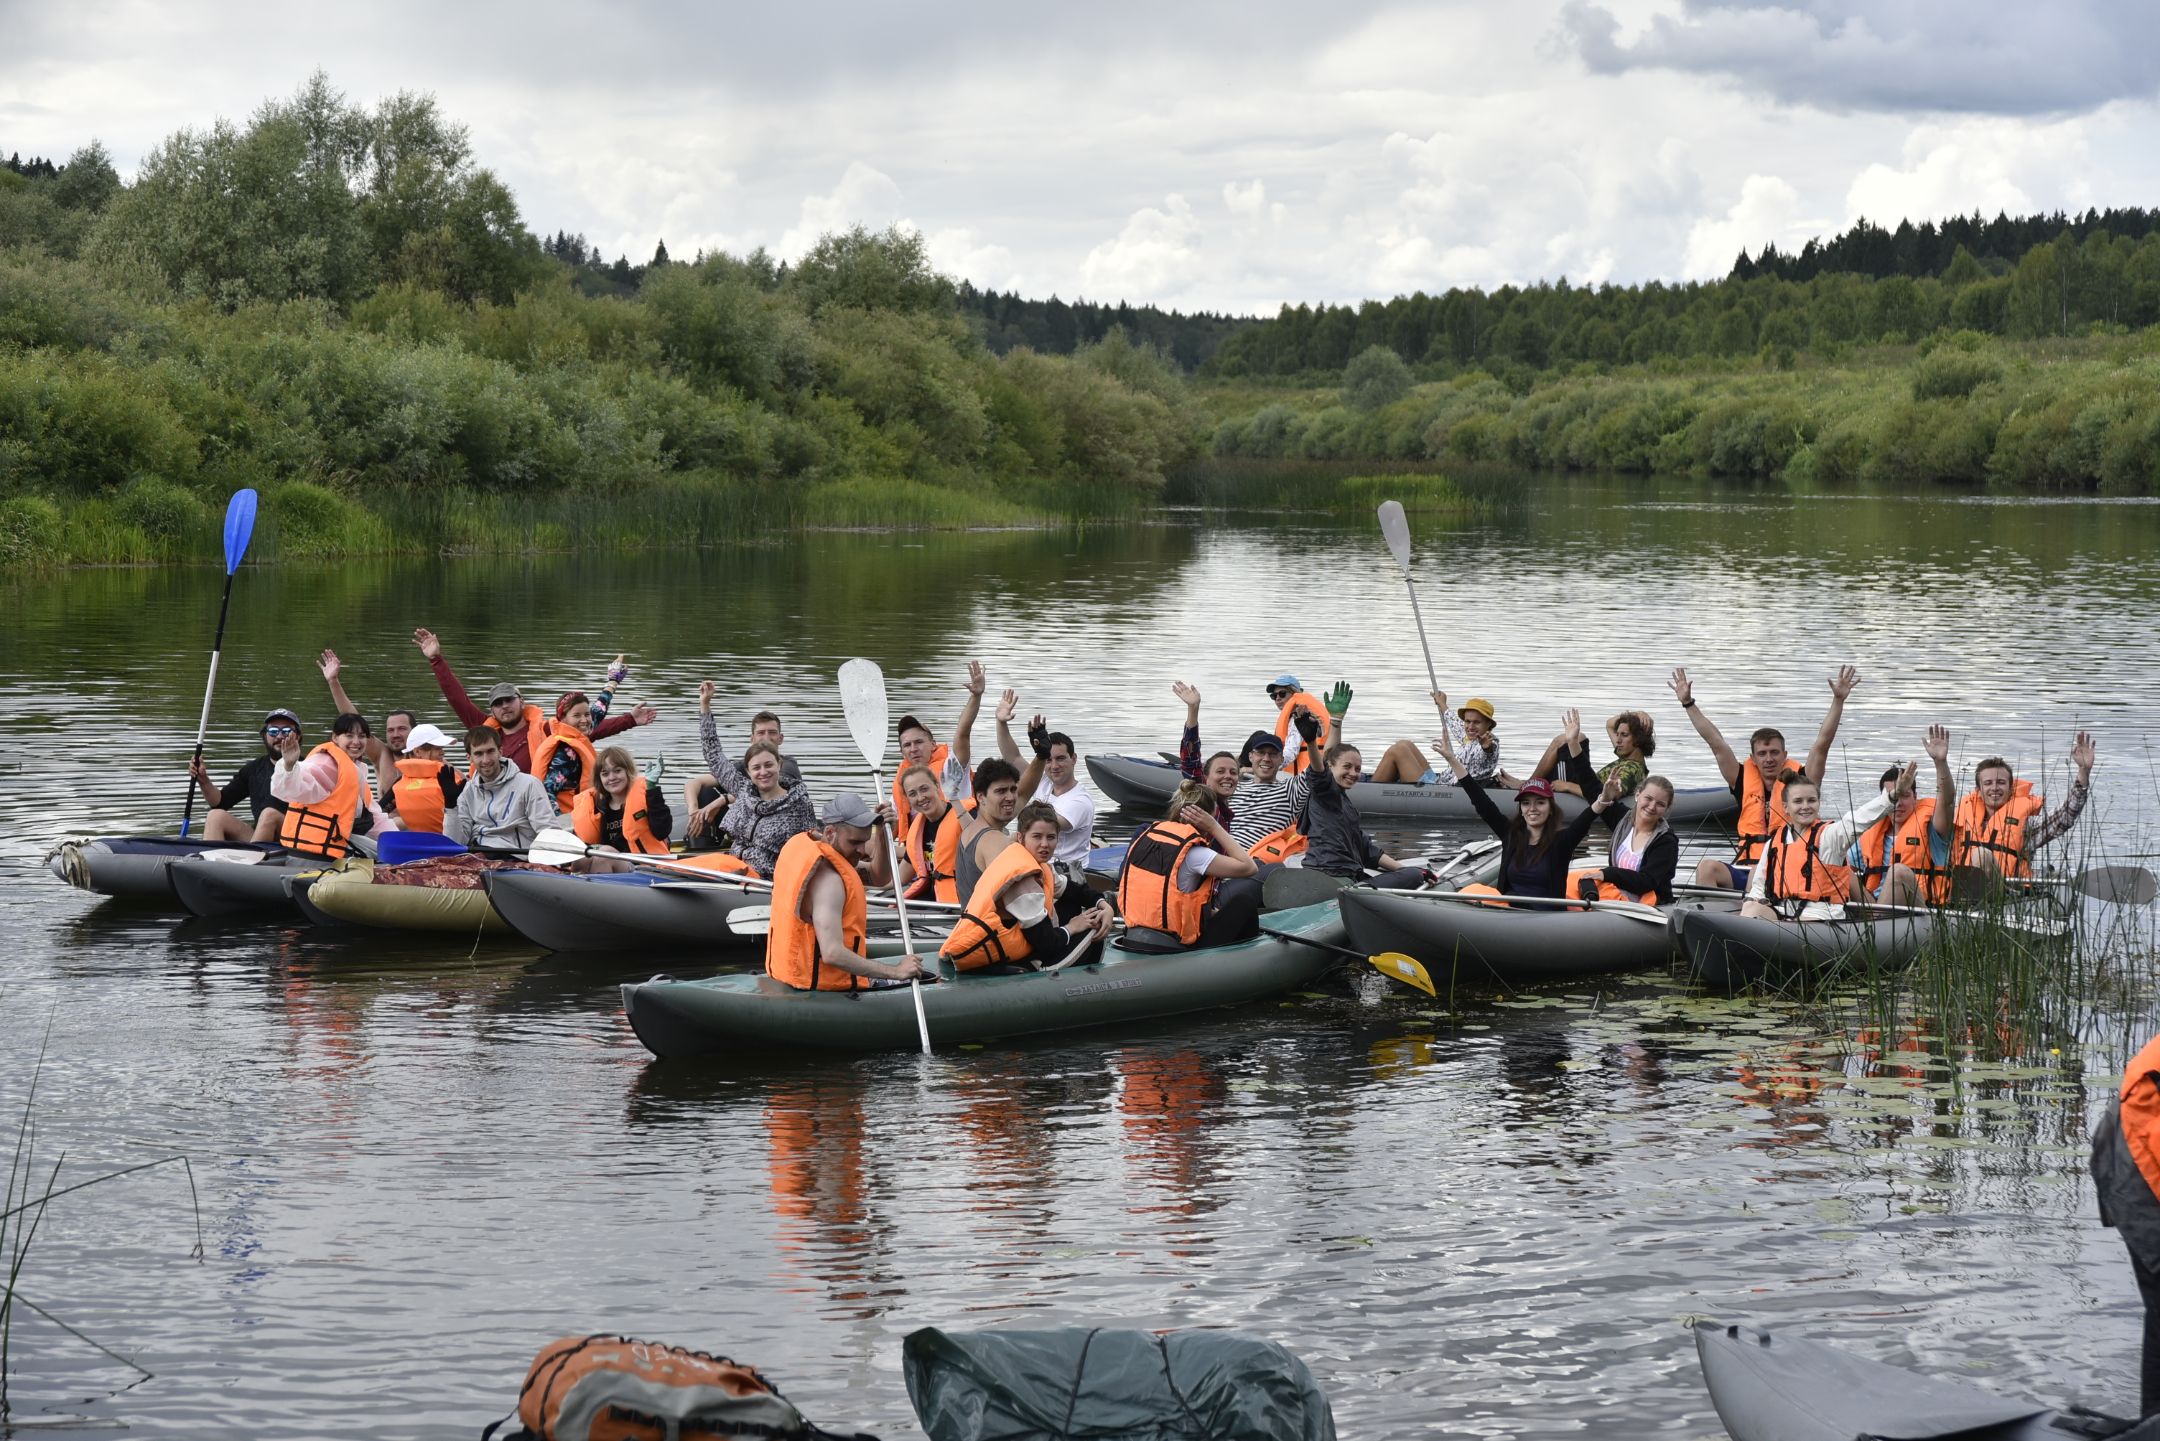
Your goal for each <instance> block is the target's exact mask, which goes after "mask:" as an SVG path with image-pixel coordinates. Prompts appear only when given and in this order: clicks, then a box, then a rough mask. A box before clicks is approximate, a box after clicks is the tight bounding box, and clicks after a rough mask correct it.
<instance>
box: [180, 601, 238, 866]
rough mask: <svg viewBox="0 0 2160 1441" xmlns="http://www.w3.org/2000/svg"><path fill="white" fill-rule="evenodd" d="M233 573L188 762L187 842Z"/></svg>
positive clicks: (183, 820)
mask: <svg viewBox="0 0 2160 1441" xmlns="http://www.w3.org/2000/svg"><path fill="white" fill-rule="evenodd" d="M233 575H234V572H233V571H230V570H228V571H226V572H225V598H224V599H223V600H221V601H219V602H218V611H217V637H216V639H214V640H212V641H211V642H210V679H209V681H208V683H206V684H205V685H204V686H203V693H202V719H200V720H198V721H196V722H195V755H194V758H193V759H192V760H190V761H189V762H188V782H187V802H186V804H184V805H183V806H181V808H180V838H181V839H182V840H185V839H187V833H188V827H189V826H191V825H192V824H194V820H195V790H196V786H195V775H194V771H195V767H196V766H197V765H198V764H200V763H201V761H202V752H203V740H204V738H205V737H207V736H208V735H209V734H210V697H211V696H212V695H214V694H215V693H216V691H217V672H218V655H219V653H220V652H221V651H223V650H224V649H225V617H226V616H227V615H229V614H231V612H232V583H233Z"/></svg>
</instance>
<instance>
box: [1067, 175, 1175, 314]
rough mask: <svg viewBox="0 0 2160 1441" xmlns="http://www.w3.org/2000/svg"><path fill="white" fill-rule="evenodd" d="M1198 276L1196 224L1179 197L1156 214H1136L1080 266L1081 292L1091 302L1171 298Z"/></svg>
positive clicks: (1169, 199) (1169, 200)
mask: <svg viewBox="0 0 2160 1441" xmlns="http://www.w3.org/2000/svg"><path fill="white" fill-rule="evenodd" d="M1199 274H1200V222H1199V221H1198V220H1197V219H1195V218H1194V217H1193V212H1192V206H1191V205H1189V204H1187V203H1186V200H1185V197H1184V196H1182V195H1170V196H1166V197H1165V198H1164V200H1163V206H1162V208H1161V209H1160V210H1158V209H1156V208H1155V207H1153V206H1147V207H1144V208H1142V209H1139V210H1136V211H1134V212H1133V214H1132V218H1131V219H1129V220H1127V221H1126V222H1125V228H1124V229H1122V230H1120V231H1119V232H1118V235H1117V238H1116V239H1115V240H1106V241H1104V242H1103V243H1102V244H1100V245H1098V246H1096V247H1095V248H1094V249H1093V250H1090V251H1089V252H1088V254H1087V259H1085V260H1083V261H1081V262H1080V293H1081V294H1082V295H1085V296H1086V297H1087V298H1088V299H1090V300H1109V299H1115V298H1117V297H1121V296H1127V295H1148V296H1154V297H1158V298H1165V299H1168V298H1175V297H1176V296H1178V295H1180V294H1181V293H1183V291H1184V290H1185V288H1186V287H1187V286H1188V285H1190V284H1191V283H1192V282H1193V280H1194V279H1195V278H1197V277H1198V276H1199Z"/></svg>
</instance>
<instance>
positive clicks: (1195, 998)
mask: <svg viewBox="0 0 2160 1441" xmlns="http://www.w3.org/2000/svg"><path fill="white" fill-rule="evenodd" d="M1260 923H1261V925H1263V926H1265V927H1266V928H1267V929H1268V930H1271V931H1278V932H1281V933H1282V936H1290V937H1298V938H1300V939H1283V938H1282V936H1270V935H1261V936H1259V937H1256V938H1255V939H1253V940H1250V941H1241V942H1239V943H1238V944H1237V945H1234V946H1222V947H1219V948H1217V949H1214V950H1205V951H1180V952H1177V953H1175V954H1172V955H1146V954H1142V953H1140V952H1137V951H1127V950H1123V949H1121V948H1120V947H1119V946H1118V945H1117V944H1115V943H1113V944H1112V946H1111V948H1110V952H1109V955H1108V956H1107V957H1106V958H1105V959H1104V960H1102V961H1101V962H1099V963H1097V964H1095V965H1088V966H1073V967H1070V968H1069V969H1066V970H1063V971H1054V972H1030V973H1028V974H1025V975H1012V976H970V977H967V978H966V979H964V980H955V979H953V973H952V971H951V969H950V968H949V967H947V968H945V972H944V974H945V977H946V979H945V980H944V981H942V982H941V983H939V984H937V985H931V986H924V987H923V988H922V1000H923V1012H924V1014H925V1016H927V1017H928V1019H929V1023H930V1042H931V1044H932V1045H933V1046H948V1045H955V1044H957V1043H959V1042H962V1041H988V1040H994V1039H997V1038H998V1037H1001V1036H1023V1035H1029V1034H1032V1033H1035V1032H1041V1031H1064V1030H1072V1029H1076V1028H1078V1027H1082V1026H1102V1025H1113V1024H1117V1023H1120V1022H1128V1021H1140V1020H1148V1019H1152V1018H1154V1017H1157V1016H1175V1015H1179V1014H1181V1013H1183V1012H1186V1011H1199V1010H1207V1009H1209V1008H1211V1007H1215V1006H1235V1005H1242V1004H1245V1003H1246V1002H1250V1001H1256V1000H1260V999H1262V998H1264V997H1267V996H1272V995H1277V994H1279V993H1281V992H1283V991H1287V990H1290V989H1291V988H1293V987H1296V986H1302V985H1305V984H1307V983H1309V982H1310V981H1312V980H1313V979H1314V978H1315V977H1316V976H1318V975H1319V974H1320V973H1321V972H1323V971H1325V970H1327V969H1328V968H1329V967H1330V966H1333V965H1334V964H1336V962H1337V961H1338V960H1340V959H1341V953H1340V952H1339V951H1335V950H1332V949H1323V947H1334V946H1340V945H1341V944H1342V940H1343V927H1342V917H1341V915H1340V914H1339V913H1338V912H1337V910H1336V907H1335V902H1334V901H1332V900H1329V901H1323V902H1321V903H1320V904H1318V905H1312V906H1303V907H1300V908H1299V909H1297V910H1294V911H1277V912H1274V913H1272V914H1270V915H1266V916H1263V917H1261V921H1260ZM1308 941H1311V942H1318V943H1319V944H1318V945H1311V944H1306V942H1308ZM909 990H910V988H909V987H907V986H894V987H891V988H889V989H880V990H875V991H858V992H853V993H850V992H847V991H798V990H794V989H792V988H790V987H788V986H784V985H782V984H780V983H779V982H778V981H775V980H773V979H771V978H770V977H767V976H765V975H762V974H759V975H732V976H714V977H712V978H711V979H709V980H698V981H677V980H672V979H669V978H666V977H656V978H655V979H653V980H650V981H645V982H643V983H641V984H636V985H628V986H624V987H623V1009H624V1010H625V1011H627V1012H628V1013H629V1015H630V1025H631V1028H632V1029H633V1030H635V1031H636V1032H637V1035H638V1039H639V1040H641V1041H643V1042H644V1043H645V1047H646V1049H647V1050H649V1051H651V1052H652V1053H653V1054H654V1055H656V1056H661V1057H675V1056H714V1055H728V1054H732V1053H734V1052H736V1051H740V1050H743V1049H745V1048H761V1049H778V1050H789V1051H810V1050H833V1051H893V1050H913V1049H914V1048H915V1046H916V1045H917V1038H916V1032H915V1003H914V1000H913V999H912V998H911V996H910V995H909Z"/></svg>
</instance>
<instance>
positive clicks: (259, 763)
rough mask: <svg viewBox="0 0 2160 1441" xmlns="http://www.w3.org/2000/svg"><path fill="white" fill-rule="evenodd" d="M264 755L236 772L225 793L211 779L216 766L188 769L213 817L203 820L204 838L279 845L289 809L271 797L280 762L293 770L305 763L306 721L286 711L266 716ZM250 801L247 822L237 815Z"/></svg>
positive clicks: (198, 765) (198, 763)
mask: <svg viewBox="0 0 2160 1441" xmlns="http://www.w3.org/2000/svg"><path fill="white" fill-rule="evenodd" d="M262 740H263V753H262V754H261V755H259V756H257V757H255V759H253V760H251V761H249V762H248V763H247V764H246V765H244V766H242V767H240V769H238V770H236V771H234V772H233V778H232V779H231V780H230V781H228V782H226V784H225V788H224V789H223V790H220V789H219V788H218V785H217V783H216V782H215V781H213V780H211V779H210V767H208V766H207V765H204V764H203V763H202V762H201V761H199V760H198V761H193V762H191V763H190V764H189V765H188V775H189V776H191V777H193V778H194V781H195V784H196V785H198V786H200V787H202V793H203V799H204V800H206V801H208V802H209V803H210V814H209V815H208V816H206V817H204V819H203V830H202V833H203V839H205V840H212V841H226V842H233V841H274V840H276V839H277V837H278V827H279V826H281V825H283V824H284V821H285V808H284V807H283V806H282V805H280V804H279V803H278V800H277V797H275V796H273V795H272V794H271V793H270V778H271V776H272V775H274V774H275V773H276V771H277V765H278V762H279V761H280V760H283V761H285V762H286V764H287V765H288V766H290V765H291V764H293V763H294V762H297V761H298V760H299V759H300V717H298V716H296V715H294V714H293V713H292V712H291V711H289V710H285V709H283V708H280V709H277V710H274V711H272V712H270V714H269V715H267V716H265V717H263V723H262ZM242 801H245V802H247V804H248V809H249V811H250V813H251V815H252V817H253V820H252V821H243V820H242V819H240V817H239V816H238V815H236V814H234V812H235V811H236V810H237V809H238V808H239V806H240V803H241V802H242Z"/></svg>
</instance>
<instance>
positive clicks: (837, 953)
mask: <svg viewBox="0 0 2160 1441" xmlns="http://www.w3.org/2000/svg"><path fill="white" fill-rule="evenodd" d="M808 890H809V893H808V895H806V896H805V897H804V899H805V900H806V901H808V902H809V907H810V928H811V930H813V931H814V932H816V933H817V943H818V963H819V964H820V965H826V966H837V967H838V968H839V969H841V970H843V971H846V972H848V973H849V974H850V975H856V976H867V977H868V978H870V979H871V980H878V981H883V980H904V979H906V978H907V977H909V976H918V975H921V974H922V973H923V970H922V962H920V961H919V960H917V959H916V958H915V957H913V956H906V957H903V958H902V959H901V960H899V961H897V962H889V961H874V960H872V959H870V958H869V957H868V956H862V955H857V954H856V953H855V952H854V951H851V950H849V949H848V944H847V936H846V935H845V934H844V933H843V931H842V929H841V925H840V913H841V907H842V906H843V905H844V904H845V903H846V900H847V888H846V886H845V885H844V884H843V883H842V882H841V880H840V873H839V872H838V871H835V870H834V869H833V868H832V866H831V864H830V863H828V864H825V865H821V866H819V867H818V872H817V874H816V875H814V876H812V877H811V878H810V885H809V888H808Z"/></svg>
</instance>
